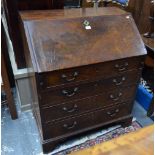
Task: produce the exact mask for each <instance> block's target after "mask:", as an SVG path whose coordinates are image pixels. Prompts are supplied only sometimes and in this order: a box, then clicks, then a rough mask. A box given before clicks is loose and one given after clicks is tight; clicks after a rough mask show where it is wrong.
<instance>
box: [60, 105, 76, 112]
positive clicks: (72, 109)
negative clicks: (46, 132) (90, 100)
mask: <svg viewBox="0 0 155 155" xmlns="http://www.w3.org/2000/svg"><path fill="white" fill-rule="evenodd" d="M77 108H78V106H77V105H76V104H74V106H73V108H71V109H68V108H67V107H63V108H62V109H63V110H64V111H66V112H69V113H72V112H74V111H75V110H77Z"/></svg>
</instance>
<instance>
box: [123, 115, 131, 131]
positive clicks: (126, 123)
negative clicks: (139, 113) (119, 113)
mask: <svg viewBox="0 0 155 155" xmlns="http://www.w3.org/2000/svg"><path fill="white" fill-rule="evenodd" d="M132 118H133V117H132V116H131V117H129V118H127V119H125V120H124V121H123V122H122V127H123V128H125V127H128V126H130V125H131V124H132Z"/></svg>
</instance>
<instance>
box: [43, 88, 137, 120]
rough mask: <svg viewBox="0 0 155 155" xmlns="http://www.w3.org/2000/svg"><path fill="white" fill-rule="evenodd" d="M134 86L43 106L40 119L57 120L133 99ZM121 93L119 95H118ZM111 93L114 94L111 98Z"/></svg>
mask: <svg viewBox="0 0 155 155" xmlns="http://www.w3.org/2000/svg"><path fill="white" fill-rule="evenodd" d="M135 91H136V86H131V87H126V88H124V89H121V90H119V91H118V92H117V91H116V90H113V91H111V92H107V93H102V94H99V95H96V96H92V97H88V98H85V99H80V100H76V101H73V102H67V103H63V104H59V105H55V106H48V107H43V108H41V109H40V113H41V116H42V120H43V122H44V123H48V122H52V121H54V120H59V119H62V118H65V117H69V116H73V115H80V114H83V113H85V112H88V111H93V110H95V109H101V108H105V107H108V106H112V105H116V104H119V103H122V102H126V101H127V100H130V101H131V102H132V101H133V96H134V94H135ZM120 94H122V95H121V96H119V95H120ZM112 95H113V96H114V98H113V99H111V97H112Z"/></svg>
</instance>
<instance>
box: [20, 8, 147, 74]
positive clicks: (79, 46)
mask: <svg viewBox="0 0 155 155" xmlns="http://www.w3.org/2000/svg"><path fill="white" fill-rule="evenodd" d="M66 12H67V11H66ZM66 12H65V11H63V10H58V11H56V10H53V11H52V10H51V11H50V13H49V12H47V11H45V12H43V11H40V12H39V11H30V12H23V13H21V19H22V21H23V24H24V31H25V33H26V39H25V40H27V43H28V49H29V50H30V55H31V59H32V63H33V68H34V71H35V72H38V73H41V72H48V71H54V70H60V69H66V68H73V67H78V66H84V65H90V64H96V63H102V62H105V61H113V60H117V59H123V58H129V57H134V56H143V55H145V54H146V49H145V47H144V44H143V42H142V39H141V37H140V34H139V32H138V30H137V28H136V25H135V23H134V20H133V18H132V16H131V15H129V13H125V12H124V11H122V10H120V9H116V8H110V9H109V7H108V9H106V8H104V9H99V10H97V12H95V11H94V9H93V8H89V9H85V11H83V9H71V10H68V13H66ZM69 12H70V13H69ZM39 14H40V16H39ZM46 15H47V17H46ZM36 19H38V20H36ZM85 22H88V23H87V24H88V25H89V26H90V27H91V28H90V29H86V26H85Z"/></svg>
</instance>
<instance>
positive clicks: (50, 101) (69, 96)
mask: <svg viewBox="0 0 155 155" xmlns="http://www.w3.org/2000/svg"><path fill="white" fill-rule="evenodd" d="M139 76H140V75H139V74H137V72H128V73H126V74H121V75H120V76H118V77H113V78H109V79H101V80H99V81H95V82H90V83H85V84H80V85H78V84H77V85H74V86H66V87H57V89H52V90H50V91H45V92H42V93H40V103H41V106H48V105H56V104H61V103H65V102H70V101H72V100H77V99H82V98H86V97H90V96H94V95H97V94H100V93H104V92H108V91H110V90H114V89H116V88H117V89H119V88H121V87H125V86H128V85H133V84H134V85H135V84H136V82H137V81H138V80H139ZM120 86H121V87H120Z"/></svg>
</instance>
